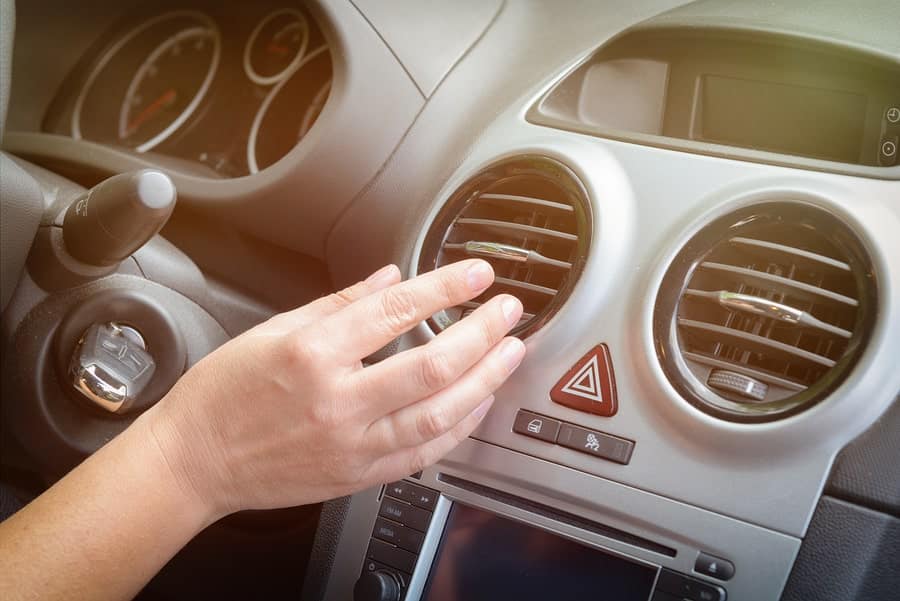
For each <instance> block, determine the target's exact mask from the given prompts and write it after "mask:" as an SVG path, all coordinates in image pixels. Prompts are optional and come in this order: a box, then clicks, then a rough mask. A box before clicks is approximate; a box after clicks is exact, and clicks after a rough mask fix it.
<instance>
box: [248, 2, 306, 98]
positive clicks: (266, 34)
mask: <svg viewBox="0 0 900 601" xmlns="http://www.w3.org/2000/svg"><path fill="white" fill-rule="evenodd" d="M309 33H310V32H309V21H307V20H306V17H305V16H304V15H303V13H301V12H300V11H299V10H295V9H292V8H286V9H283V10H277V11H275V12H272V13H269V14H268V15H267V16H266V17H265V18H263V20H262V21H260V22H259V25H257V26H256V28H254V30H253V32H252V33H251V34H250V38H249V39H248V40H247V45H246V47H245V48H244V71H245V72H246V73H247V77H249V78H250V81H252V82H253V83H255V84H258V85H261V86H269V85H273V84H276V83H278V82H279V81H282V80H283V79H285V78H287V77H289V76H290V75H291V73H293V72H294V71H295V70H296V69H297V67H299V66H300V63H301V62H302V61H303V58H304V55H305V54H306V50H307V48H308V46H309V37H310V36H309Z"/></svg>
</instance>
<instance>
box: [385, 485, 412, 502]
mask: <svg viewBox="0 0 900 601" xmlns="http://www.w3.org/2000/svg"><path fill="white" fill-rule="evenodd" d="M410 486H411V484H409V483H407V482H404V481H403V480H399V481H397V482H391V483H390V484H388V485H387V486H386V487H385V489H384V494H386V495H387V496H389V497H393V498H395V499H400V500H401V501H406V498H407V497H408V496H409V487H410Z"/></svg>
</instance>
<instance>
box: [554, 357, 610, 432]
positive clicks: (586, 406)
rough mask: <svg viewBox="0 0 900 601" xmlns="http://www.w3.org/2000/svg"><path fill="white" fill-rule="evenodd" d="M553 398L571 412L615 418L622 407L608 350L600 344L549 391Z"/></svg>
mask: <svg viewBox="0 0 900 601" xmlns="http://www.w3.org/2000/svg"><path fill="white" fill-rule="evenodd" d="M550 398H551V399H553V401H554V402H556V403H559V404H560V405H565V406H566V407H571V408H572V409H578V410H580V411H587V412H588V413H593V414H595V415H602V416H604V417H610V416H613V415H615V414H616V411H618V410H619V404H618V401H617V399H616V378H615V375H613V368H612V358H611V357H610V355H609V347H607V346H606V345H605V344H598V345H597V346H595V347H594V348H592V349H591V350H590V351H589V352H588V353H587V354H586V355H585V356H584V357H582V358H581V359H579V360H578V362H576V363H575V365H573V366H572V369H570V370H569V371H568V372H566V375H564V376H563V377H562V378H561V379H560V380H559V382H557V383H556V386H554V387H553V390H551V391H550Z"/></svg>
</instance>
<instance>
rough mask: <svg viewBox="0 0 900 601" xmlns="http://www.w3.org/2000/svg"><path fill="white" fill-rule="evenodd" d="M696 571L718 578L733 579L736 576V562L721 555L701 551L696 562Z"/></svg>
mask: <svg viewBox="0 0 900 601" xmlns="http://www.w3.org/2000/svg"><path fill="white" fill-rule="evenodd" d="M694 571H695V572H697V573H698V574H703V575H704V576H709V577H710V578H716V579H718V580H731V578H732V577H733V576H734V564H733V563H731V562H730V561H728V560H727V559H722V558H721V557H714V556H712V555H707V554H706V553H700V555H698V556H697V561H696V562H694Z"/></svg>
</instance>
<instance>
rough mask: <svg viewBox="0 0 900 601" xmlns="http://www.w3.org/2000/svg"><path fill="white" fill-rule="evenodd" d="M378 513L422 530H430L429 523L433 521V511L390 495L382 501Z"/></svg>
mask: <svg viewBox="0 0 900 601" xmlns="http://www.w3.org/2000/svg"><path fill="white" fill-rule="evenodd" d="M378 515H380V516H381V517H383V518H388V519H389V520H394V521H395V522H400V523H401V524H404V525H406V526H409V527H410V528H414V529H416V530H419V531H420V532H425V531H426V530H428V523H429V522H431V512H428V511H425V510H424V509H421V508H419V507H413V506H412V505H410V504H409V503H404V502H403V501H398V500H396V499H392V498H390V497H385V498H384V500H383V501H382V502H381V509H380V510H379V511H378Z"/></svg>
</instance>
